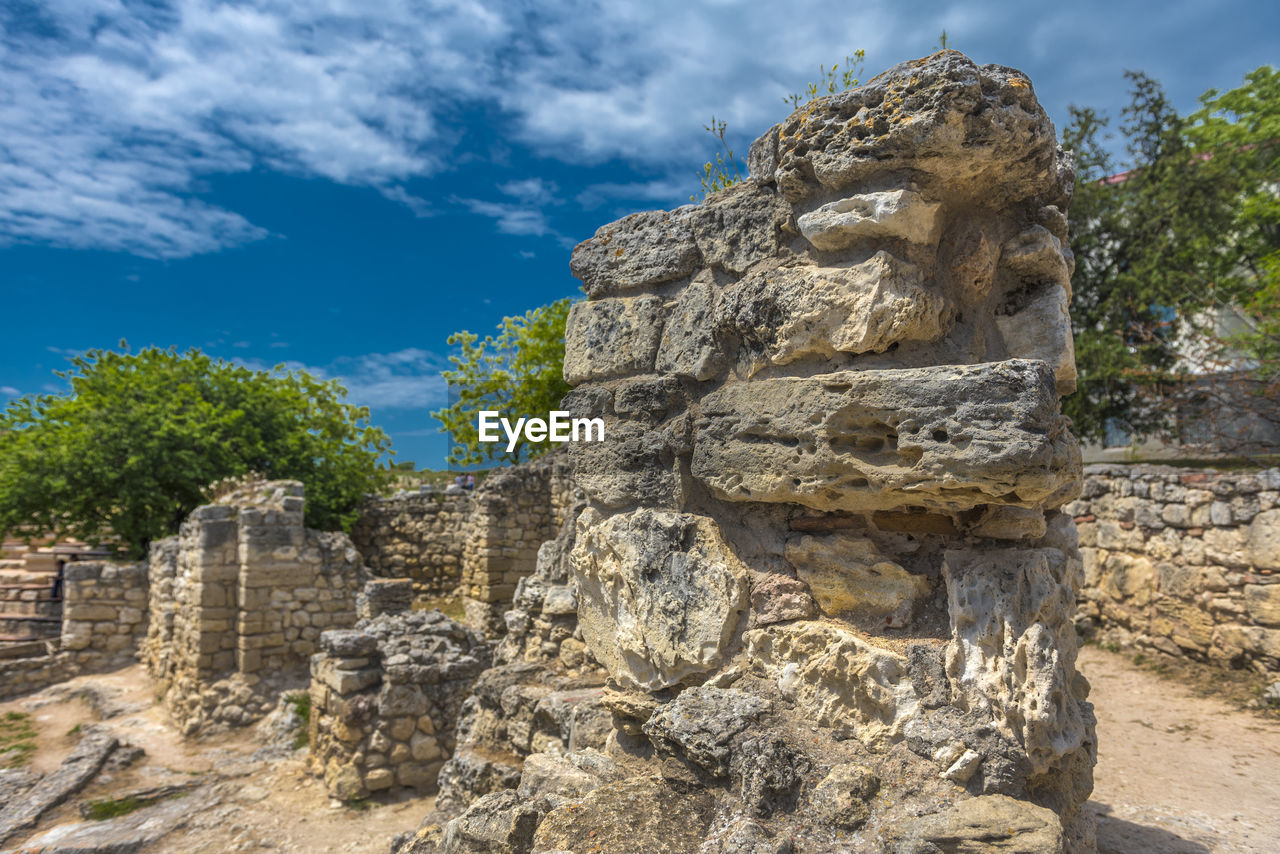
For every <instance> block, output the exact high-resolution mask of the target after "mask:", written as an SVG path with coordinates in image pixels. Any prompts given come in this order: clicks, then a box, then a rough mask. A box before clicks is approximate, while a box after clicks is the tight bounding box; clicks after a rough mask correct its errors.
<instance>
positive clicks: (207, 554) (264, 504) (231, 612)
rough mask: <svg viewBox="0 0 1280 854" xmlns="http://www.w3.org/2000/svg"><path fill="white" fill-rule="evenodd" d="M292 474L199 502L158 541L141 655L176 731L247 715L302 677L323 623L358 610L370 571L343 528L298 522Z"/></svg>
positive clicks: (344, 620)
mask: <svg viewBox="0 0 1280 854" xmlns="http://www.w3.org/2000/svg"><path fill="white" fill-rule="evenodd" d="M303 506H304V498H303V489H302V485H301V484H300V483H298V482H296V481H271V482H266V483H256V484H253V485H250V486H246V487H244V488H242V489H239V490H236V491H235V492H232V493H231V494H230V495H228V496H226V497H224V498H222V499H220V500H219V501H218V502H217V503H215V504H210V505H206V506H203V507H199V508H197V509H196V510H195V511H193V512H192V514H191V515H190V517H188V519H187V521H186V522H184V523H183V524H182V529H181V531H180V533H179V534H178V535H177V536H176V538H170V539H168V540H166V541H162V542H161V543H158V544H156V546H155V547H154V548H153V551H152V560H151V565H150V572H151V577H152V590H153V595H152V596H151V602H150V608H151V611H152V613H153V614H155V615H156V619H155V621H154V624H153V626H152V628H151V630H150V632H149V635H148V637H147V641H146V643H145V645H144V650H143V657H144V661H145V662H146V664H147V667H148V669H149V671H150V672H151V674H152V676H153V677H154V678H155V679H156V680H157V681H158V683H159V687H160V690H161V692H162V693H163V695H164V699H165V703H166V705H167V706H168V708H169V711H170V712H171V713H172V715H173V716H174V718H175V720H176V721H177V722H178V724H179V726H181V727H182V728H183V730H184V732H188V733H194V732H196V731H198V730H200V729H201V728H202V727H204V726H206V725H211V724H230V725H239V724H244V723H248V722H249V721H252V720H254V719H256V718H258V717H260V716H262V715H264V714H266V713H267V712H268V711H270V710H271V708H272V707H273V706H274V705H275V703H276V699H277V696H278V695H279V693H280V692H281V691H282V690H285V689H291V688H301V687H305V685H306V684H307V679H308V672H309V662H310V657H311V655H312V653H314V652H315V651H316V649H317V643H318V641H319V639H320V633H321V632H322V631H324V630H326V629H330V628H346V627H349V626H351V625H352V624H354V623H355V621H356V596H357V593H358V592H359V590H360V587H361V586H362V585H363V583H364V581H365V580H366V579H367V578H368V573H367V571H366V570H365V569H364V566H363V564H362V563H361V560H360V555H359V553H358V552H357V551H356V550H355V547H354V546H353V545H352V544H351V541H350V539H348V537H347V536H346V535H345V534H342V533H330V532H320V531H313V530H310V529H308V528H305V527H303V524H302V516H303Z"/></svg>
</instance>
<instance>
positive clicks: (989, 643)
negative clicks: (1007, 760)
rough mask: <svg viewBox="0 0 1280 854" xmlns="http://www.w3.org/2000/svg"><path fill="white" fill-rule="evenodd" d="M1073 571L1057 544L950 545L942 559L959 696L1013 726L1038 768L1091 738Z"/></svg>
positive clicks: (950, 660) (950, 672) (950, 670)
mask: <svg viewBox="0 0 1280 854" xmlns="http://www.w3.org/2000/svg"><path fill="white" fill-rule="evenodd" d="M1069 570H1070V565H1069V560H1068V557H1067V555H1065V554H1064V553H1063V552H1061V551H1059V550H1058V549H1055V548H1041V549H1010V548H973V549H955V550H948V551H947V552H946V558H945V560H944V562H943V567H942V571H943V578H944V579H945V581H946V585H947V597H948V609H949V611H950V615H951V643H950V644H949V645H948V649H947V676H948V678H949V680H950V682H951V686H952V691H953V696H954V697H957V698H960V702H961V703H962V706H961V707H962V708H965V707H967V708H970V709H978V710H982V711H983V712H985V713H988V714H990V715H991V716H992V717H993V718H994V719H995V720H996V721H998V722H999V723H1000V724H1001V725H1002V726H1003V727H1004V728H1006V730H1007V731H1008V732H1010V733H1012V734H1013V735H1014V736H1015V737H1016V738H1017V739H1018V741H1019V743H1020V744H1021V745H1022V747H1023V749H1024V750H1025V751H1026V754H1027V758H1028V759H1029V760H1030V763H1031V767H1032V771H1033V773H1036V774H1041V773H1044V772H1046V771H1048V770H1049V769H1050V767H1051V766H1053V765H1054V764H1055V763H1057V762H1058V761H1059V760H1061V759H1062V758H1063V757H1064V756H1066V754H1068V753H1070V752H1072V751H1075V750H1079V749H1081V748H1082V747H1086V746H1087V745H1088V743H1089V742H1090V740H1091V738H1092V735H1091V732H1090V726H1089V722H1088V720H1087V719H1086V711H1087V708H1088V707H1087V704H1085V703H1084V702H1083V695H1082V694H1080V692H1079V690H1078V686H1077V685H1076V682H1075V679H1074V674H1075V656H1076V638H1075V629H1074V628H1073V626H1072V623H1071V614H1072V611H1073V610H1074V607H1075V602H1074V597H1073V596H1072V591H1071V587H1070V585H1069V584H1068V583H1066V582H1067V573H1068V572H1069Z"/></svg>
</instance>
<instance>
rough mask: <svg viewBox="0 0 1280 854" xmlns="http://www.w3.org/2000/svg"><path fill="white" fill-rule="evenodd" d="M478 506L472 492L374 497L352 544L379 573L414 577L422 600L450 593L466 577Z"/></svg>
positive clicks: (365, 509)
mask: <svg viewBox="0 0 1280 854" xmlns="http://www.w3.org/2000/svg"><path fill="white" fill-rule="evenodd" d="M473 508H474V501H473V500H472V495H471V493H470V492H450V493H444V492H414V493H404V494H401V495H394V496H390V497H381V496H379V497H371V498H370V499H369V500H367V501H366V502H365V504H364V506H363V507H362V508H361V511H360V518H359V520H357V522H356V525H355V527H354V528H353V529H352V531H351V540H352V542H354V543H355V546H356V548H357V549H359V551H360V554H361V556H362V557H363V558H364V562H365V565H366V566H368V567H369V571H370V572H372V573H373V574H374V575H380V576H383V577H395V578H409V579H412V581H413V584H414V592H415V593H417V594H418V595H419V596H433V595H440V594H445V593H450V592H452V591H453V590H454V588H456V587H457V586H458V581H459V580H460V579H461V577H462V552H463V549H464V548H465V546H466V541H467V533H468V526H469V522H470V519H471V513H472V510H473Z"/></svg>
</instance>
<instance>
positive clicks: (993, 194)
mask: <svg viewBox="0 0 1280 854" xmlns="http://www.w3.org/2000/svg"><path fill="white" fill-rule="evenodd" d="M1053 138H1054V133H1053V125H1052V123H1051V122H1050V121H1049V117H1048V116H1047V115H1046V114H1045V111H1044V109H1043V108H1042V107H1041V106H1040V104H1039V103H1037V101H1036V97H1035V93H1034V91H1033V89H1032V87H1031V84H1030V81H1028V80H1027V78H1026V76H1025V75H1023V74H1022V73H1021V72H1019V71H1015V70H1013V69H1011V68H1005V67H1003V66H998V65H985V66H978V65H977V64H975V63H974V62H973V61H972V60H970V59H969V58H968V57H966V56H964V55H963V54H960V53H957V52H956V51H940V52H939V53H936V54H934V55H933V56H931V57H928V58H926V59H920V60H915V61H913V62H910V63H903V64H901V65H899V66H896V67H894V68H891V69H889V70H888V71H887V72H885V73H884V74H881V75H879V76H877V77H876V78H875V79H874V80H872V81H871V82H870V83H868V84H867V85H866V86H862V87H859V88H856V89H850V90H848V91H845V92H841V93H837V94H835V95H833V96H831V97H828V98H820V99H817V100H815V101H812V102H810V103H809V104H806V105H805V106H804V107H802V108H801V109H798V110H796V111H795V112H794V113H792V114H791V116H790V117H788V118H787V120H786V121H785V122H783V123H782V125H781V126H780V129H779V132H778V149H777V167H776V170H775V172H774V176H775V179H776V181H777V184H778V188H779V190H780V191H781V192H782V193H783V195H784V196H786V197H787V198H788V199H789V200H791V201H792V202H798V201H800V200H803V199H806V198H809V197H812V196H814V195H817V194H819V193H822V192H824V191H826V192H830V191H836V192H843V191H847V190H850V189H855V188H857V189H861V185H863V184H864V183H866V182H869V180H870V179H873V178H875V177H877V176H884V175H901V174H911V175H912V176H913V177H914V178H916V179H917V182H918V183H924V181H923V179H924V177H925V176H930V177H932V178H933V179H934V180H935V181H936V185H937V186H938V187H939V188H945V189H946V191H947V192H948V193H952V194H954V193H958V192H964V191H966V190H967V191H969V192H975V193H976V192H979V191H982V192H983V194H984V202H986V203H987V204H989V205H991V206H993V207H999V206H1001V205H1004V204H1008V203H1010V202H1013V201H1016V200H1019V199H1025V198H1029V197H1031V196H1034V195H1040V196H1041V197H1042V198H1043V199H1044V201H1045V203H1047V204H1058V203H1060V202H1063V201H1065V199H1066V198H1069V196H1070V192H1071V187H1072V179H1073V174H1072V170H1071V165H1070V159H1069V158H1061V159H1060V158H1059V156H1058V153H1057V149H1056V146H1054V145H1053V144H1052V141H1053ZM920 189H921V190H922V191H924V190H925V189H927V188H926V187H924V186H921V187H920Z"/></svg>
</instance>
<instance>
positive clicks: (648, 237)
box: [569, 205, 702, 297]
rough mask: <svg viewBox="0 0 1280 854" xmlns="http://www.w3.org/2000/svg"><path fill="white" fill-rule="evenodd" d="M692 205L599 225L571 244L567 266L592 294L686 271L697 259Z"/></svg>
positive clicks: (629, 287)
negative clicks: (579, 240)
mask: <svg viewBox="0 0 1280 854" xmlns="http://www.w3.org/2000/svg"><path fill="white" fill-rule="evenodd" d="M695 210H696V208H695V207H694V206H693V205H687V206H685V207H683V208H679V209H677V210H674V211H646V212H644V213H637V214H631V215H630V216H627V217H623V218H622V219H620V220H618V221H617V222H612V223H610V224H608V225H604V226H601V227H600V228H598V229H596V233H595V236H594V237H592V238H591V239H589V240H584V241H583V242H582V243H579V244H578V245H577V246H576V247H575V248H574V250H573V257H572V258H571V259H570V261H569V269H570V270H571V271H572V272H573V275H575V276H577V277H578V278H579V279H581V280H582V284H583V286H584V287H585V288H586V291H587V294H588V296H592V297H595V296H600V295H603V294H606V293H619V292H622V291H628V290H634V289H635V288H640V287H644V286H646V285H654V284H658V283H661V282H667V281H670V280H672V279H678V278H680V277H681V276H687V275H689V274H691V273H693V272H694V271H695V270H697V269H698V266H699V264H700V263H701V260H702V259H701V257H700V255H699V252H698V246H697V244H696V243H695V242H694V237H693V229H692V227H691V224H690V221H691V219H692V215H693V213H694V211H695Z"/></svg>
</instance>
